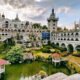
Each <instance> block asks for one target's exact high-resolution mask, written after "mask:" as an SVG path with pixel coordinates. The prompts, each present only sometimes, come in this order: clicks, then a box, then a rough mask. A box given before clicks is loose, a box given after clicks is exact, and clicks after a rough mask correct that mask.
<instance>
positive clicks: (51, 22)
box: [48, 9, 58, 41]
mask: <svg viewBox="0 0 80 80" xmlns="http://www.w3.org/2000/svg"><path fill="white" fill-rule="evenodd" d="M57 22H58V18H56V15H55V12H54V9H52V13H51V15H50V17H49V18H48V29H49V30H50V41H51V40H52V38H53V33H55V32H57Z"/></svg>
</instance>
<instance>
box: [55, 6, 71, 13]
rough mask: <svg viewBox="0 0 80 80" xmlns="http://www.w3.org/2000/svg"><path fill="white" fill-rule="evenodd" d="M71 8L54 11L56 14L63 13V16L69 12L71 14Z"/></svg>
mask: <svg viewBox="0 0 80 80" xmlns="http://www.w3.org/2000/svg"><path fill="white" fill-rule="evenodd" d="M71 10H72V9H71V8H70V7H60V8H58V9H57V10H56V13H58V14H59V13H65V14H67V13H69V12H71Z"/></svg>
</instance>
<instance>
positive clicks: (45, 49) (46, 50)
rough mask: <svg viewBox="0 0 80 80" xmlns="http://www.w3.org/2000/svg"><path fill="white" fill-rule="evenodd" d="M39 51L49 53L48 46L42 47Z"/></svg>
mask: <svg viewBox="0 0 80 80" xmlns="http://www.w3.org/2000/svg"><path fill="white" fill-rule="evenodd" d="M41 51H42V52H43V53H51V51H50V49H49V48H42V49H41Z"/></svg>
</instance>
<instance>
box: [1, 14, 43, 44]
mask: <svg viewBox="0 0 80 80" xmlns="http://www.w3.org/2000/svg"><path fill="white" fill-rule="evenodd" d="M32 25H33V24H32V22H29V21H21V20H20V19H19V17H18V14H17V15H16V18H15V19H13V20H10V19H7V18H6V17H5V15H4V14H2V15H0V41H5V40H7V39H9V38H11V37H13V38H15V41H16V42H19V43H24V44H26V43H30V42H32V41H33V44H34V45H35V42H34V41H36V44H38V45H41V36H42V35H41V32H42V31H43V30H42V28H41V27H34V26H32ZM17 37H18V38H19V39H17ZM34 39H36V40H34Z"/></svg>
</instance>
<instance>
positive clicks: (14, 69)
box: [4, 61, 70, 80]
mask: <svg viewBox="0 0 80 80" xmlns="http://www.w3.org/2000/svg"><path fill="white" fill-rule="evenodd" d="M40 70H44V71H46V72H47V74H48V75H51V74H54V73H57V72H63V73H65V74H67V75H70V71H69V70H68V69H67V68H66V67H65V66H64V65H62V66H60V67H55V66H54V64H49V63H45V62H38V61H35V62H32V63H23V64H16V65H8V66H6V73H5V78H4V80H19V79H20V77H21V75H24V76H32V75H35V74H37V73H39V71H40Z"/></svg>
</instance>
